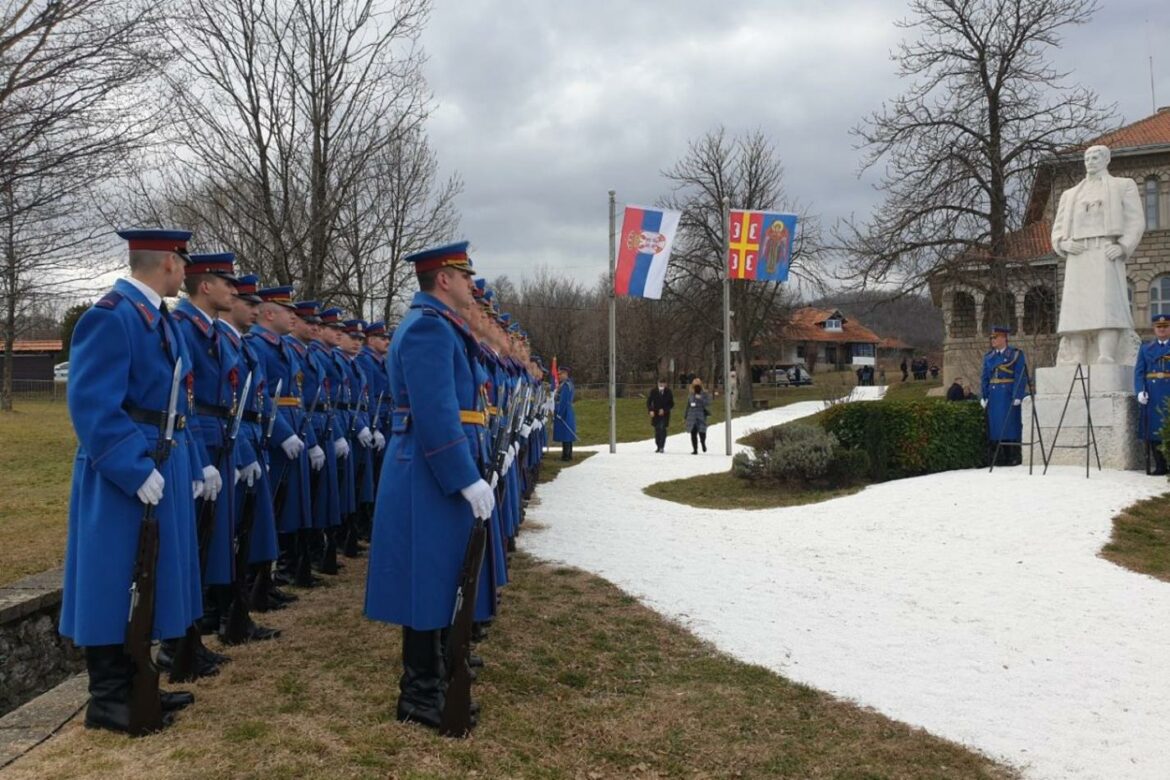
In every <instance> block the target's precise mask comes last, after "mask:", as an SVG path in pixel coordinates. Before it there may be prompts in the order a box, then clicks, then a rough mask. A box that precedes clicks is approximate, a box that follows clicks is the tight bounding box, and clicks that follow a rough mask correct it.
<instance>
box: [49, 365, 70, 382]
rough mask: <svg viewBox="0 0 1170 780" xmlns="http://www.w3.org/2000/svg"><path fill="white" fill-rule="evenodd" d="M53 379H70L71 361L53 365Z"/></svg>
mask: <svg viewBox="0 0 1170 780" xmlns="http://www.w3.org/2000/svg"><path fill="white" fill-rule="evenodd" d="M53 379H54V380H55V381H57V382H68V381H69V361H68V360H66V361H65V362H64V363H58V364H57V365H55V366H53Z"/></svg>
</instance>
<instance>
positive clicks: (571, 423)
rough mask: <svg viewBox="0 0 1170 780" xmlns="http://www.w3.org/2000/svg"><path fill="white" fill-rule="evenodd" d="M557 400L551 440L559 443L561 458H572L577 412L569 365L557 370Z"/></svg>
mask: <svg viewBox="0 0 1170 780" xmlns="http://www.w3.org/2000/svg"><path fill="white" fill-rule="evenodd" d="M557 375H558V376H557V379H558V381H559V385H558V386H557V401H556V408H555V410H554V413H555V414H556V421H555V422H554V423H553V440H554V441H559V442H560V443H561V460H572V459H573V442H575V441H576V440H577V414H576V412H574V411H573V380H572V379H570V378H569V367H568V366H561V367H560V368H559V369H558V370H557Z"/></svg>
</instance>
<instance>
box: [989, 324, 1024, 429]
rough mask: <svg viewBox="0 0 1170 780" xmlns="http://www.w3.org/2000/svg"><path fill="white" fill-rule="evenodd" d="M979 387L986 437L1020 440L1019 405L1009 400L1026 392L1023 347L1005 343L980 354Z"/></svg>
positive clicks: (1018, 398) (1021, 398) (1019, 397)
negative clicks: (1002, 346)
mask: <svg viewBox="0 0 1170 780" xmlns="http://www.w3.org/2000/svg"><path fill="white" fill-rule="evenodd" d="M982 389H983V397H984V398H985V399H986V400H987V438H988V440H989V441H1020V437H1021V435H1022V434H1023V423H1022V421H1021V417H1020V407H1019V406H1016V405H1015V404H1014V403H1013V402H1014V401H1017V400H1020V401H1022V400H1023V399H1024V398H1025V397H1026V396H1027V395H1028V361H1027V359H1026V358H1025V357H1024V352H1023V350H1020V349H1017V348H1015V347H1012V346H1007V347H1004V348H1003V350H1002V351H1001V350H994V349H993V350H991V351H990V352H988V353H987V354H986V355H984V356H983V377H982Z"/></svg>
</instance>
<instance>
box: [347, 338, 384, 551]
mask: <svg viewBox="0 0 1170 780" xmlns="http://www.w3.org/2000/svg"><path fill="white" fill-rule="evenodd" d="M365 331H366V340H365V343H364V344H363V345H362V348H361V351H360V352H358V354H357V357H356V358H354V360H355V361H356V362H357V365H358V367H359V368H360V369H361V371H362V374H363V375H364V376H365V379H366V382H367V386H368V391H367V396H368V401H367V403H368V406H369V408H368V409H367V415H368V418H369V426H370V432H371V435H372V436H373V439H372V441H373V446H372V447H371V448H370V453H369V457H370V463H369V470H370V477H371V479H372V485H371V486H372V492H373V494H374V495H376V494H377V489H378V484H377V483H378V477H379V475H380V474H381V468H382V453H383V452H385V450H386V438H387V436H388V435H389V433H390V425H389V420H390V375H389V374H388V373H386V353H387V351H388V350H389V349H390V338H389V337H388V336H387V335H386V323H384V322H371V323H369V324H368V325H366V329H365ZM373 517H374V501H373V497H372V496H371V497H370V499H369V500H363V501H362V502H360V504H359V506H358V512H357V515H356V516H354V519H353V522H351V524H350V526H349V528H348V529H347V533H346V536H345V544H344V545H343V548H342V549H343V552H344V553H345V555H346V556H347V557H350V558H352V557H354V556H356V555H357V554H358V551H359V547H358V540H359V539H369V538H370V526H371V524H372V521H373Z"/></svg>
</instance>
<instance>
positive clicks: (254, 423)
mask: <svg viewBox="0 0 1170 780" xmlns="http://www.w3.org/2000/svg"><path fill="white" fill-rule="evenodd" d="M235 286H236V294H235V296H234V298H233V301H232V309H231V311H230V312H228V313H227V314H225V315H224V316H223V317H220V318H219V320H218V321H217V322H216V325H218V326H219V329H220V333H221V334H222V335H223V337H224V338H225V339H226V340H227V343H228V344H229V345H230V347H231V349H234V350H236V351H237V352H239V354H240V357H241V358H242V359H243V361H244V364H245V365H246V366H247V367H248V370H249V371H251V372H252V390H251V392H249V393H248V398H246V399H243V400H244V404H245V405H244V417H243V421H242V423H241V425H240V436H241V437H243V438H246V439H247V440H248V444H249V445H250V446H251V447H252V451H253V452H255V453H256V454H257V455H258V456H259V457H260V458H261V459H262V460H263V461H264V464H263V467H262V468H261V469H260V471H259V474H254V473H246V472H244V471H243V470H241V474H240V480H239V481H238V482H237V484H236V502H237V505H238V506H240V507H241V512H242V511H243V508H244V507H248V506H250V507H251V517H250V518H246V517H243V516H242V515H241V518H240V522H241V523H247V522H249V520H250V524H251V530H250V533H249V534H248V538H247V539H246V540H242V541H246V542H247V545H248V563H249V565H250V569H251V573H252V577H253V578H254V580H257V581H258V583H257V582H254V583H253V587H252V590H251V593H250V598H249V605H248V606H249V607H250V608H251V609H253V610H256V611H258V612H267V611H268V610H270V609H280V608H282V607H284V606H285V605H287V604H289V603H291V602H293V601H296V598H297V597H296V596H292V595H290V594H286V593H284V592H283V591H281V590H280V589H279V588H276V587H274V586H273V584H272V576H271V575H272V563H273V561H275V560H276V555H277V548H276V521H275V518H274V517H273V514H272V492H271V488H270V486H269V472H268V467H267V466H268V454H267V442H266V441H265V436H266V434H267V431H268V425H267V421H268V417H269V415H270V414H272V413H273V412H274V411H275V407H274V406H273V405H272V403H271V400H270V399H269V395H270V392H269V391H268V377H267V376H266V375H265V373H264V364H263V363H262V362H261V361H260V357H259V355H257V354H256V351H255V349H254V348H253V346H252V344H251V343H250V342H249V341H248V340H247V339H245V338H243V335H244V334H245V333H247V332H248V330H249V329H250V328H251V327H252V325H253V324H255V322H256V317H257V316H258V314H259V309H260V304H261V303H262V301H261V300H260V296H258V295H257V294H256V291H257V289H258V288H259V279H258V278H257V277H256V275H255V274H248V275H245V276H241V277H239V278H238V279H237V280H236V285H235ZM273 389H274V390H275V388H273ZM249 499H250V500H249Z"/></svg>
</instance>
